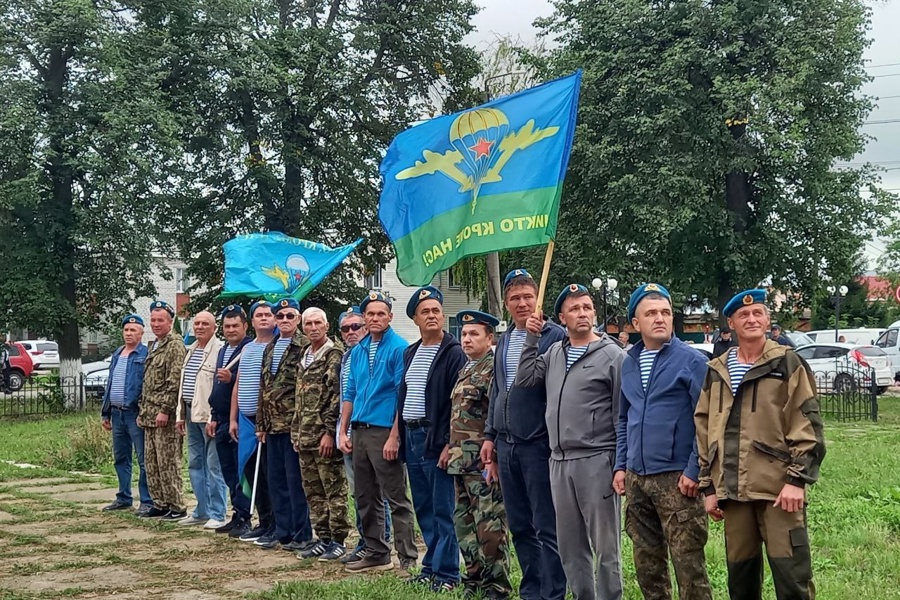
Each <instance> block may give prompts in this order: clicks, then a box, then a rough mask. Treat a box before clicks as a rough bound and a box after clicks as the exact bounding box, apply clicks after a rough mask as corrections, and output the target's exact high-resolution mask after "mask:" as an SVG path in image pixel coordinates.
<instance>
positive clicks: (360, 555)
mask: <svg viewBox="0 0 900 600" xmlns="http://www.w3.org/2000/svg"><path fill="white" fill-rule="evenodd" d="M368 554H369V549H368V548H366V547H365V546H363V547H362V548H358V549H356V550H354V551H353V552H351V553H350V554H348V555H346V556H345V557H344V558H342V559H341V564H342V565H349V564H350V563H355V562H357V561H360V560H362V559H364V558H365V557H366V556H368Z"/></svg>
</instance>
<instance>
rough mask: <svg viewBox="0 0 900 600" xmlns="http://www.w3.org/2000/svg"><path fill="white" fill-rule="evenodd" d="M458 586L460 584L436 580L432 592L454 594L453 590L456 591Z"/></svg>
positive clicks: (432, 585) (432, 584)
mask: <svg viewBox="0 0 900 600" xmlns="http://www.w3.org/2000/svg"><path fill="white" fill-rule="evenodd" d="M458 585H459V584H458V583H456V582H455V581H438V580H437V579H435V580H434V581H433V582H432V583H431V591H432V592H437V593H439V594H445V593H448V592H452V591H453V590H455V589H456V586H458Z"/></svg>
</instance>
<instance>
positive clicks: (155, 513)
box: [139, 506, 169, 519]
mask: <svg viewBox="0 0 900 600" xmlns="http://www.w3.org/2000/svg"><path fill="white" fill-rule="evenodd" d="M167 514H169V511H167V510H163V509H161V508H156V507H155V506H151V507H150V509H149V510H148V511H147V512H145V513H144V514H141V515H139V516H140V517H141V518H143V519H158V518H160V517H164V516H166V515H167Z"/></svg>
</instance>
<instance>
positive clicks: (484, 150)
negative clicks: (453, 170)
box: [469, 138, 494, 160]
mask: <svg viewBox="0 0 900 600" xmlns="http://www.w3.org/2000/svg"><path fill="white" fill-rule="evenodd" d="M493 145H494V142H489V141H487V140H486V139H484V138H478V143H477V144H475V145H474V146H469V150H471V151H472V152H474V153H475V160H478V159H479V158H481V157H482V156H488V155H490V153H491V146H493Z"/></svg>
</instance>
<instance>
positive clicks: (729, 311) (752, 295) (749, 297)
mask: <svg viewBox="0 0 900 600" xmlns="http://www.w3.org/2000/svg"><path fill="white" fill-rule="evenodd" d="M765 303H766V290H760V289H755V290H744V291H743V292H741V293H739V294H736V295H735V297H734V298H732V299H731V300H729V301H728V303H727V304H726V305H725V308H723V309H722V314H723V315H725V317H727V318H729V319H730V318H731V315H733V314H734V313H735V312H736V311H737V309H739V308H740V307H742V306H750V305H751V304H765Z"/></svg>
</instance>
